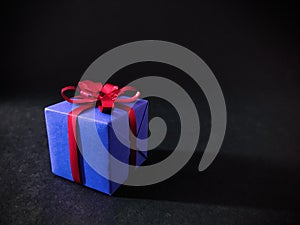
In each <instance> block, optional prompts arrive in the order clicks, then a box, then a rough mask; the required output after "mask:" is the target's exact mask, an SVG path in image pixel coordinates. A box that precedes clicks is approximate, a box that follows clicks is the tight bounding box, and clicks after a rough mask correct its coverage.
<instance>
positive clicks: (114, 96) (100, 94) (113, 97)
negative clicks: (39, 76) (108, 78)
mask: <svg viewBox="0 0 300 225" xmlns="http://www.w3.org/2000/svg"><path fill="white" fill-rule="evenodd" d="M78 86H79V89H80V92H79V93H80V95H78V96H74V98H73V99H71V98H69V97H67V96H66V95H65V92H66V91H69V90H72V91H75V90H76V87H75V86H67V87H64V88H63V89H62V90H61V95H62V97H63V98H64V99H65V100H66V101H68V102H70V103H75V104H91V103H96V104H97V106H98V108H99V109H100V111H101V112H108V113H109V112H110V111H111V110H112V109H113V108H114V103H115V102H133V101H135V100H137V99H138V97H139V96H140V92H139V91H137V90H136V89H135V88H134V87H131V86H125V87H123V88H121V89H119V87H118V86H116V85H113V84H105V85H102V83H100V82H93V81H90V80H84V81H80V82H79V83H78ZM126 91H135V92H136V94H135V95H134V96H133V97H130V98H122V99H120V98H118V97H119V96H121V95H123V94H124V93H125V92H126Z"/></svg>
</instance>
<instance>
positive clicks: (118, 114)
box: [45, 86, 148, 195]
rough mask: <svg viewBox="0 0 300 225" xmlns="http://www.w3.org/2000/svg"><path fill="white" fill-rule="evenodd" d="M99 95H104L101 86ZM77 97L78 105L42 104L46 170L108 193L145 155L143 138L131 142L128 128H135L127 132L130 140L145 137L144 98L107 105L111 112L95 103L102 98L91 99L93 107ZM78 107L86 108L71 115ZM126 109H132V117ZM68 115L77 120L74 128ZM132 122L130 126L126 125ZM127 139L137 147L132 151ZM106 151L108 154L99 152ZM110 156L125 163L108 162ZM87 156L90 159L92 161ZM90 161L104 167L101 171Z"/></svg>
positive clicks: (146, 111) (125, 177)
mask: <svg viewBox="0 0 300 225" xmlns="http://www.w3.org/2000/svg"><path fill="white" fill-rule="evenodd" d="M101 87H102V86H101ZM102 89H103V88H102ZM99 93H100V94H102V96H104V95H103V93H102V92H101V90H99ZM99 93H98V94H99ZM117 93H118V92H117ZM98 94H97V96H99V95H98ZM89 96H90V95H89ZM116 97H117V98H118V99H119V97H118V95H117V96H115V98H113V101H115V99H117V98H116ZM79 99H81V101H80V103H81V104H74V103H70V102H68V101H63V102H60V103H57V104H54V105H51V106H48V107H46V108H45V119H46V129H47V135H48V143H49V152H50V161H51V169H52V172H53V173H54V174H55V175H58V176H60V177H63V178H66V179H68V180H71V181H75V182H76V183H80V184H82V185H84V186H87V187H90V188H93V189H96V190H98V191H101V192H103V193H106V194H109V195H111V194H113V193H114V192H115V191H116V190H117V189H118V187H119V186H120V185H121V184H122V183H123V182H124V181H125V180H126V179H127V178H128V175H129V173H130V167H129V165H130V164H133V165H135V166H140V165H141V164H142V163H143V162H144V161H145V160H146V158H147V142H146V141H133V140H132V134H130V133H131V132H130V130H131V131H133V130H134V131H133V132H132V133H134V134H135V136H136V137H137V138H138V139H135V140H139V139H140V140H146V138H147V136H148V102H147V101H146V100H143V99H137V100H134V101H131V102H128V101H127V102H126V101H125V102H121V103H118V105H116V106H113V107H111V110H113V113H104V112H103V111H102V112H101V110H99V108H100V106H101V107H102V106H104V105H105V103H104V102H102V105H100V106H99V104H98V103H99V102H100V101H98V100H96V101H97V102H95V103H96V107H95V105H93V106H90V105H88V107H86V105H85V104H84V101H82V96H81V98H79ZM88 99H89V98H88ZM120 99H122V98H120ZM123 99H126V98H123ZM88 104H89V103H88ZM100 104H101V102H100ZM97 105H98V106H99V107H97ZM80 107H85V109H84V110H82V112H80V113H79V114H75V113H74V111H76V109H79V110H80ZM128 109H129V110H128ZM71 112H73V114H72V113H71ZM129 112H133V114H134V116H133V117H132V116H131V114H130V113H129ZM112 115H113V116H112ZM70 117H73V119H72V118H71V121H72V120H76V121H77V123H76V124H75V126H76V127H72V126H71V125H70ZM74 117H76V118H74ZM132 120H134V121H133V122H134V126H132V124H131V123H132ZM113 124H117V126H113ZM71 131H73V132H75V133H76V134H74V136H75V137H76V139H75V140H76V144H75V147H76V145H77V146H78V150H76V148H75V150H74V143H73V146H72V140H71V138H70V137H71V136H70V132H71ZM131 142H134V145H135V148H136V150H134V149H131V146H132V143H131ZM99 143H101V144H99ZM79 149H80V150H79ZM74 151H75V152H74ZM105 152H106V153H107V152H108V153H109V154H104V153H105ZM74 154H75V156H76V157H75V158H74ZM112 157H114V158H115V159H117V160H119V161H121V162H122V163H125V164H126V165H127V167H126V166H125V169H124V166H123V167H122V168H119V167H118V166H117V164H115V163H112ZM87 159H93V162H92V163H91V161H88V160H87ZM93 165H96V167H97V168H98V169H99V170H101V171H102V172H103V171H104V174H103V173H102V174H100V173H99V172H98V170H97V169H95V167H94V166H93ZM74 171H75V172H74ZM76 173H77V175H76ZM74 174H75V175H74ZM76 176H78V178H76ZM113 176H114V177H118V179H117V180H118V182H114V181H112V180H111V179H110V177H113Z"/></svg>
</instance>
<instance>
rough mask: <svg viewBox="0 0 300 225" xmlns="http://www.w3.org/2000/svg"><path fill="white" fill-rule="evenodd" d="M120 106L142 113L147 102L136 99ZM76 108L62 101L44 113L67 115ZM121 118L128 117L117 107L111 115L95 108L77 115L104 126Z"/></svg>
mask: <svg viewBox="0 0 300 225" xmlns="http://www.w3.org/2000/svg"><path fill="white" fill-rule="evenodd" d="M120 104H124V105H127V106H129V107H131V108H133V109H134V111H135V112H139V111H141V110H142V111H145V110H146V107H147V105H148V101H147V100H144V99H138V100H136V101H135V102H130V103H120ZM77 107H80V104H79V105H78V104H72V103H69V102H67V101H62V102H59V103H56V104H54V105H50V106H48V107H46V108H45V111H48V110H49V111H53V112H58V113H62V114H66V115H68V114H69V112H70V111H72V110H73V109H75V108H77ZM123 116H128V115H127V112H126V111H124V110H122V109H120V108H118V107H115V108H114V109H113V112H112V113H111V114H106V113H101V112H100V110H99V109H98V108H97V107H93V108H91V109H88V110H86V111H84V112H82V113H81V114H80V115H79V117H80V118H81V119H86V120H93V121H96V122H99V123H105V124H109V123H111V121H112V120H117V119H118V118H120V117H123Z"/></svg>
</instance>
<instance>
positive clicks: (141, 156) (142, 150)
mask: <svg viewBox="0 0 300 225" xmlns="http://www.w3.org/2000/svg"><path fill="white" fill-rule="evenodd" d="M147 138H148V104H147V105H146V106H145V108H144V116H143V118H142V121H141V123H140V126H139V128H138V139H137V142H136V145H137V148H138V150H139V151H138V152H137V158H136V164H137V166H140V165H141V164H142V163H143V162H144V161H145V160H146V159H147V156H148V151H147V150H148V143H147Z"/></svg>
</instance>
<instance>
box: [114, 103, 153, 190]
mask: <svg viewBox="0 0 300 225" xmlns="http://www.w3.org/2000/svg"><path fill="white" fill-rule="evenodd" d="M126 105H128V106H130V107H133V109H134V111H135V116H136V126H137V134H138V135H137V137H138V138H139V139H146V138H147V137H148V101H146V100H138V101H137V102H136V104H133V103H129V104H126ZM118 110H121V109H118ZM122 111H123V112H125V111H124V110H122ZM117 119H118V121H117V123H118V126H117V127H115V126H114V129H113V127H112V125H111V124H110V125H109V126H108V134H109V137H108V138H109V151H110V153H111V156H110V157H114V158H116V159H117V160H119V161H121V162H123V163H126V164H128V163H129V157H130V148H129V147H128V146H130V141H129V129H130V128H129V119H128V114H127V113H126V112H125V114H122V116H119V117H118V118H117ZM116 133H117V135H116ZM137 147H138V149H139V150H141V151H137V157H136V158H137V161H136V165H137V166H139V165H141V164H142V163H143V162H144V161H145V160H146V157H147V142H146V141H144V142H141V141H140V142H137ZM109 168H110V169H109V171H110V176H111V177H117V178H118V180H120V181H122V182H121V183H123V182H124V181H125V180H126V179H127V178H128V173H129V166H128V167H127V169H124V168H123V169H122V170H121V169H120V168H119V167H118V165H117V164H116V165H115V164H114V163H113V161H112V160H110V164H109ZM110 184H111V186H110V189H111V192H112V193H113V192H114V191H116V189H117V188H118V187H119V186H120V184H117V183H115V182H111V183H110Z"/></svg>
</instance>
